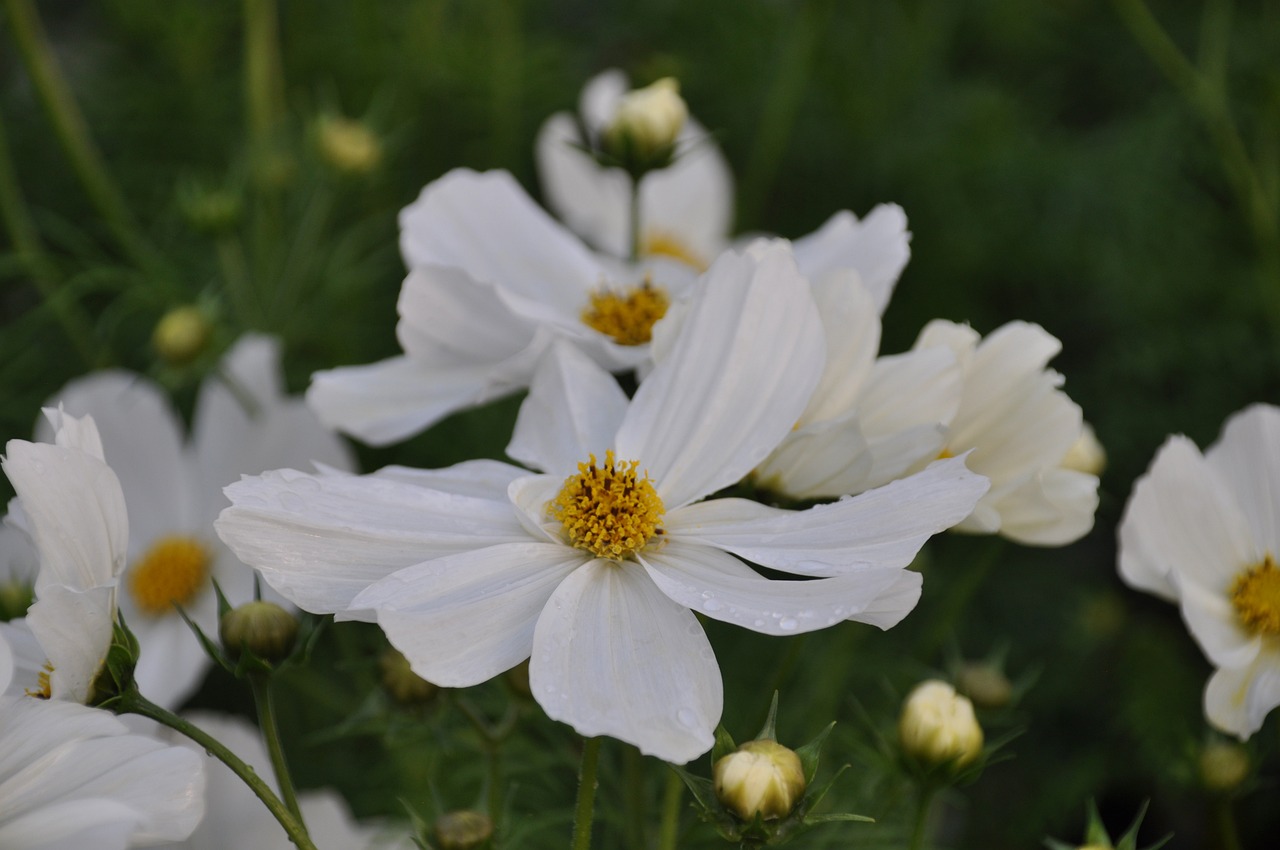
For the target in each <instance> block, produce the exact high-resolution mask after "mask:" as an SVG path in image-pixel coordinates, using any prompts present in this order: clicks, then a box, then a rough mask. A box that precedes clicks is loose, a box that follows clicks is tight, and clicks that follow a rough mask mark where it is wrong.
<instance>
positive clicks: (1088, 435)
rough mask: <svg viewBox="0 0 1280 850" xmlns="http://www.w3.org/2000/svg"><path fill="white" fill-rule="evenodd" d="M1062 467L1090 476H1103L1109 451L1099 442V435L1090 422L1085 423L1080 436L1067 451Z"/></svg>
mask: <svg viewBox="0 0 1280 850" xmlns="http://www.w3.org/2000/svg"><path fill="white" fill-rule="evenodd" d="M1062 467H1063V468H1064V469H1074V470H1076V471H1077V472H1083V473H1086V474H1088V475H1101V474H1102V471H1103V470H1104V469H1106V468H1107V450H1106V449H1104V448H1103V447H1102V443H1100V442H1098V435H1097V434H1095V433H1094V432H1093V426H1092V425H1090V424H1089V423H1088V422H1085V423H1084V425H1083V426H1082V427H1081V429H1080V436H1079V437H1077V438H1076V441H1075V442H1074V443H1072V444H1071V448H1070V449H1068V450H1067V456H1066V457H1064V458H1063V459H1062Z"/></svg>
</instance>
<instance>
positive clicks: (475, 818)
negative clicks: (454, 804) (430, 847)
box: [435, 810, 493, 850]
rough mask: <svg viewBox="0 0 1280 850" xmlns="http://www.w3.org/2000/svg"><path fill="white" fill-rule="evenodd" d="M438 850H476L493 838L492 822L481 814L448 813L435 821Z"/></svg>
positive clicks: (467, 811)
mask: <svg viewBox="0 0 1280 850" xmlns="http://www.w3.org/2000/svg"><path fill="white" fill-rule="evenodd" d="M435 833H436V843H437V844H439V845H440V850H476V848H478V847H483V846H484V844H485V842H487V841H488V840H489V839H490V838H492V837H493V821H491V820H489V817H488V815H485V814H483V813H482V812H475V811H469V810H464V811H460V812H450V813H449V814H447V815H444V816H443V817H441V818H440V819H439V820H438V821H436V828H435Z"/></svg>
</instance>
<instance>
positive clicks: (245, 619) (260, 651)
mask: <svg viewBox="0 0 1280 850" xmlns="http://www.w3.org/2000/svg"><path fill="white" fill-rule="evenodd" d="M218 637H219V638H220V639H221V640H222V645H223V647H224V648H225V649H226V651H227V654H228V656H229V657H231V658H239V657H240V654H241V653H244V652H250V653H252V654H253V655H256V656H257V657H258V658H261V659H262V660H263V661H266V662H268V663H270V664H278V663H280V662H281V661H283V660H284V659H286V658H288V657H289V655H290V653H292V652H293V646H294V643H295V642H296V641H297V639H298V618H297V617H295V616H294V615H293V614H291V613H289V612H288V611H286V610H284V609H283V608H281V607H280V606H279V605H277V604H276V603H274V602H268V601H266V600H262V599H255V600H252V601H250V602H245V603H244V604H242V605H237V606H236V607H235V608H232V609H231V610H230V611H228V612H226V613H225V614H223V615H222V618H221V619H220V620H219V622H218Z"/></svg>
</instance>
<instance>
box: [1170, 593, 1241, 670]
mask: <svg viewBox="0 0 1280 850" xmlns="http://www.w3.org/2000/svg"><path fill="white" fill-rule="evenodd" d="M1179 592H1180V596H1181V598H1180V599H1179V600H1178V602H1179V607H1180V608H1181V610H1182V619H1183V620H1184V621H1185V622H1186V624H1187V630H1188V631H1189V632H1191V636H1192V637H1193V638H1195V640H1196V643H1198V644H1200V648H1201V649H1202V650H1204V654H1205V655H1206V656H1207V657H1208V658H1209V660H1210V661H1212V662H1213V664H1214V666H1215V667H1233V668H1242V667H1247V666H1249V665H1250V664H1252V663H1253V661H1254V659H1255V658H1257V657H1258V653H1259V652H1261V651H1262V640H1261V638H1258V637H1256V636H1254V635H1251V634H1249V633H1248V632H1247V631H1245V629H1244V628H1242V627H1241V624H1240V617H1239V615H1238V614H1237V612H1236V609H1235V606H1234V605H1232V604H1231V600H1230V599H1228V598H1227V597H1226V596H1225V595H1223V594H1221V593H1216V592H1214V591H1211V590H1207V589H1205V588H1203V587H1200V586H1198V585H1195V584H1191V583H1188V584H1184V585H1182V586H1180V587H1179Z"/></svg>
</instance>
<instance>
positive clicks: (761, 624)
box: [751, 620, 764, 629]
mask: <svg viewBox="0 0 1280 850" xmlns="http://www.w3.org/2000/svg"><path fill="white" fill-rule="evenodd" d="M751 625H753V626H755V627H756V628H757V629H758V628H760V627H761V626H763V625H764V620H756V621H755V622H754V623H752V624H751Z"/></svg>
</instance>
